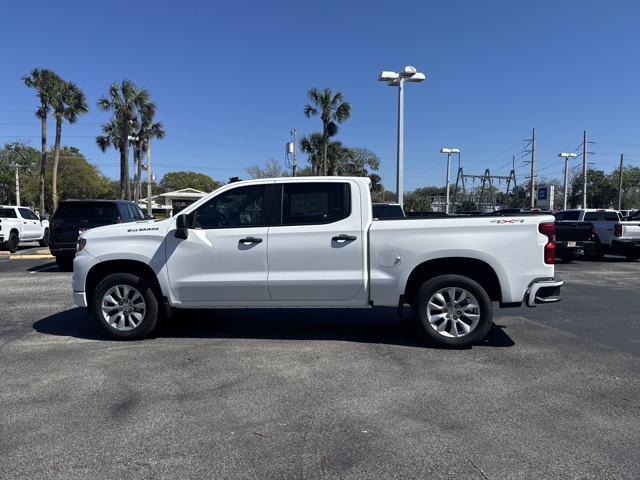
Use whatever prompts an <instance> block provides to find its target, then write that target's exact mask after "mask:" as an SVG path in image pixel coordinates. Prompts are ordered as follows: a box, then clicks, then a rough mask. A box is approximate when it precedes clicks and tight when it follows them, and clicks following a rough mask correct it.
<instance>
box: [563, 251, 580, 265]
mask: <svg viewBox="0 0 640 480" xmlns="http://www.w3.org/2000/svg"><path fill="white" fill-rule="evenodd" d="M560 258H561V259H562V261H563V262H564V263H571V262H573V261H574V260H575V259H576V255H575V253H573V252H567V253H563V254H562V255H560Z"/></svg>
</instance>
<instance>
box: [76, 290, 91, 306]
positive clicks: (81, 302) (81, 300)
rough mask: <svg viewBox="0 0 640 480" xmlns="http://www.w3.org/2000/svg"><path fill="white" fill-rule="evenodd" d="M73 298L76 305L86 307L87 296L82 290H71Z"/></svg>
mask: <svg viewBox="0 0 640 480" xmlns="http://www.w3.org/2000/svg"><path fill="white" fill-rule="evenodd" d="M73 300H74V301H75V302H76V305H77V306H79V307H83V308H86V307H87V306H88V304H87V296H86V295H85V293H84V292H73Z"/></svg>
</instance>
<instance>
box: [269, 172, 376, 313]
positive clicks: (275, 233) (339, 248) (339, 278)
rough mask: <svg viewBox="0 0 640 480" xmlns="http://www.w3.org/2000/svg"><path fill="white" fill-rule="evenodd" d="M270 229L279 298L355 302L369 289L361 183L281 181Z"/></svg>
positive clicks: (274, 291)
mask: <svg viewBox="0 0 640 480" xmlns="http://www.w3.org/2000/svg"><path fill="white" fill-rule="evenodd" d="M277 186H279V192H278V200H279V203H280V205H281V209H280V215H279V216H278V218H275V219H273V220H272V223H271V227H270V229H269V253H268V259H269V292H270V293H271V298H273V300H274V301H278V302H283V301H284V302H290V301H300V302H305V303H309V302H318V303H319V304H322V303H328V302H343V303H346V302H349V301H355V300H361V297H364V295H366V289H365V288H364V287H365V277H364V273H365V272H364V258H363V257H364V244H365V243H364V239H363V235H362V228H363V227H362V219H361V213H360V201H361V200H360V194H359V189H358V186H357V185H356V184H355V183H352V182H348V181H344V182H313V181H310V182H302V183H300V182H295V183H293V182H292V183H286V182H283V183H282V184H277Z"/></svg>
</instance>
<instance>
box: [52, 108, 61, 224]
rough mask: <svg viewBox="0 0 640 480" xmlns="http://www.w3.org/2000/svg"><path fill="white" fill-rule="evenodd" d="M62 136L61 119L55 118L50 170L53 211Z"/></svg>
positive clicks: (55, 199) (54, 208)
mask: <svg viewBox="0 0 640 480" xmlns="http://www.w3.org/2000/svg"><path fill="white" fill-rule="evenodd" d="M61 138H62V119H61V118H56V140H55V143H54V145H53V169H52V170H51V203H52V204H53V211H54V212H55V211H56V210H57V209H58V160H59V159H60V139H61Z"/></svg>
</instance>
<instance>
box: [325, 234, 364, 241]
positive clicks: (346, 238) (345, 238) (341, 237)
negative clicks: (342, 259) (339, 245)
mask: <svg viewBox="0 0 640 480" xmlns="http://www.w3.org/2000/svg"><path fill="white" fill-rule="evenodd" d="M357 239H358V237H356V236H355V235H345V234H344V233H343V234H342V235H336V236H335V237H333V238H332V239H331V241H332V242H353V241H354V240H357Z"/></svg>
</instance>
